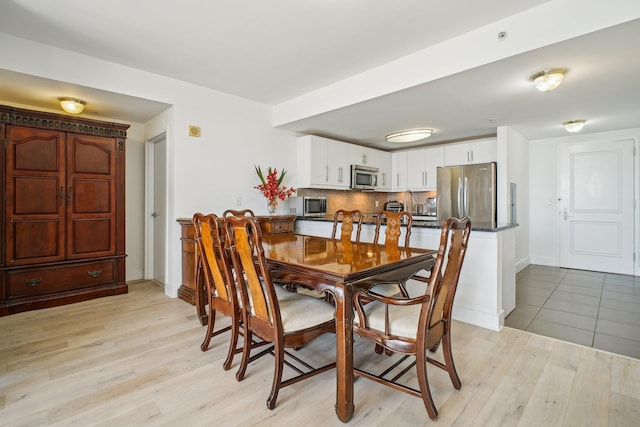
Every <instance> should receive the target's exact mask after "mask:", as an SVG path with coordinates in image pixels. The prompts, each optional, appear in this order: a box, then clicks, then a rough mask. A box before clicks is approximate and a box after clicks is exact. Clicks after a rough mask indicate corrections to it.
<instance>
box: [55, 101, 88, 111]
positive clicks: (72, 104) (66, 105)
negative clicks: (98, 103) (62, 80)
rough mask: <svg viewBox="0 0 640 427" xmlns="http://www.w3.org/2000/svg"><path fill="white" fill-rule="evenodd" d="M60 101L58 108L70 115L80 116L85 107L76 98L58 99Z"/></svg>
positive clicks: (82, 102)
mask: <svg viewBox="0 0 640 427" xmlns="http://www.w3.org/2000/svg"><path fill="white" fill-rule="evenodd" d="M58 101H60V106H61V107H62V109H63V110H64V111H66V112H67V113H71V114H80V113H82V112H83V111H84V106H85V105H87V103H86V102H84V101H83V100H81V99H76V98H58Z"/></svg>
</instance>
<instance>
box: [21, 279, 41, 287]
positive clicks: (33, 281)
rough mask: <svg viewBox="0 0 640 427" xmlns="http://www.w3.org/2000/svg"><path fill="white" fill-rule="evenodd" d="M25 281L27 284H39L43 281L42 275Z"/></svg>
mask: <svg viewBox="0 0 640 427" xmlns="http://www.w3.org/2000/svg"><path fill="white" fill-rule="evenodd" d="M24 283H25V284H26V285H27V286H37V285H39V284H40V283H42V277H38V278H35V277H34V278H33V279H29V280H25V281H24Z"/></svg>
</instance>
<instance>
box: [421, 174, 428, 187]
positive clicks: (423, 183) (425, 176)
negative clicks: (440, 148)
mask: <svg viewBox="0 0 640 427" xmlns="http://www.w3.org/2000/svg"><path fill="white" fill-rule="evenodd" d="M423 176H424V179H423V182H422V185H424V186H425V187H426V186H427V181H428V180H429V178H428V176H427V171H424V172H423Z"/></svg>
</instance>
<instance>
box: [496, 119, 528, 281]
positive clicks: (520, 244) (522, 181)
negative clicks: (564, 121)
mask: <svg viewBox="0 0 640 427" xmlns="http://www.w3.org/2000/svg"><path fill="white" fill-rule="evenodd" d="M498 155H499V156H500V158H499V159H498V160H499V163H498V165H502V164H506V165H507V167H506V171H504V172H503V173H505V174H506V176H504V177H503V178H502V179H503V182H502V185H501V186H499V188H498V198H499V203H498V209H499V211H498V218H501V222H508V220H510V219H511V218H509V209H510V205H511V194H510V188H509V185H510V183H515V184H516V185H517V200H516V208H517V213H516V215H517V218H516V220H517V223H518V227H517V228H516V230H515V241H516V253H515V254H514V257H515V260H516V271H520V270H522V269H523V268H524V267H526V266H527V265H529V263H530V262H529V142H528V141H527V139H525V138H524V137H523V136H522V135H520V134H519V133H518V132H516V131H515V130H513V129H512V128H510V127H506V126H502V127H499V128H498ZM499 169H500V168H499ZM503 169H504V168H503ZM498 174H499V175H500V170H498Z"/></svg>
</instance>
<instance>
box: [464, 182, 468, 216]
mask: <svg viewBox="0 0 640 427" xmlns="http://www.w3.org/2000/svg"><path fill="white" fill-rule="evenodd" d="M468 214H469V178H468V177H466V176H465V177H464V216H467V215H468Z"/></svg>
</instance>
